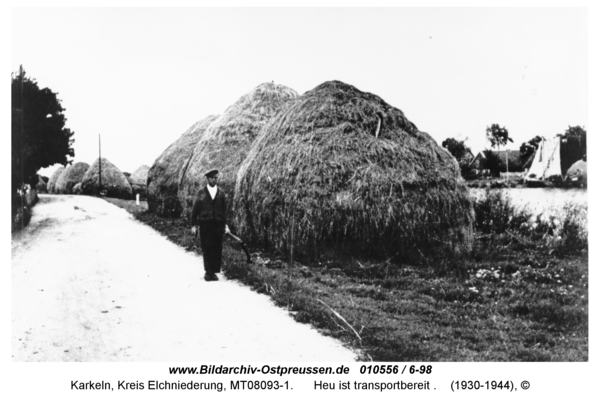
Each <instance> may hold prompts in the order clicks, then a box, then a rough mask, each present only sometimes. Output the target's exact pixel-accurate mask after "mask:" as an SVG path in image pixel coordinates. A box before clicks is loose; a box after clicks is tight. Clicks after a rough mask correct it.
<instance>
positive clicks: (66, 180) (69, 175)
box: [53, 162, 90, 194]
mask: <svg viewBox="0 0 600 400" xmlns="http://www.w3.org/2000/svg"><path fill="white" fill-rule="evenodd" d="M89 168H90V165H89V164H87V163H84V162H78V163H75V164H73V165H69V166H67V167H66V168H65V169H64V170H63V172H62V173H61V174H60V176H59V177H58V179H57V180H56V185H55V187H54V191H53V193H57V194H72V193H73V186H75V185H77V184H78V183H80V182H81V181H82V180H83V176H84V175H85V173H86V172H87V170H88V169H89Z"/></svg>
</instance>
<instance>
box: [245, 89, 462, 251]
mask: <svg viewBox="0 0 600 400" xmlns="http://www.w3.org/2000/svg"><path fill="white" fill-rule="evenodd" d="M234 207H235V209H237V210H238V213H237V215H236V225H237V227H238V229H239V233H240V234H241V235H242V236H244V238H245V239H249V240H251V241H252V242H253V243H255V244H259V245H261V246H263V247H265V248H269V249H276V250H279V251H282V252H284V253H286V254H287V253H289V251H290V250H291V231H290V229H291V226H292V221H294V222H293V223H294V225H295V232H294V246H295V251H296V252H297V253H298V254H299V255H300V256H305V257H308V258H315V257H321V256H327V257H329V256H331V257H339V256H349V255H351V256H358V257H368V258H378V259H387V258H390V257H394V256H397V257H408V256H409V255H410V254H413V253H414V254H417V255H418V254H419V253H422V252H423V251H428V252H431V251H432V250H433V249H435V248H451V249H453V250H461V249H469V248H470V246H471V244H472V221H473V206H472V203H471V199H470V197H469V193H468V190H467V188H466V186H465V184H464V181H463V180H462V178H461V176H460V172H459V168H458V164H457V163H456V161H455V160H454V158H453V157H452V156H451V155H450V154H449V153H448V152H446V151H444V149H442V148H441V147H440V146H438V145H437V144H436V142H435V141H434V140H433V139H432V138H431V137H430V136H429V135H428V134H427V133H424V132H420V131H419V130H418V129H417V128H416V126H415V125H414V124H413V123H411V122H410V121H409V120H408V119H407V118H406V117H405V116H404V114H403V113H402V111H400V110H398V109H396V108H394V107H392V106H390V105H388V104H387V103H385V102H384V101H383V100H382V99H381V98H379V97H377V96H375V95H373V94H370V93H364V92H361V91H359V90H358V89H356V88H354V87H353V86H350V85H347V84H344V83H342V82H337V81H334V82H326V83H324V84H322V85H320V86H318V87H317V88H315V89H314V90H312V91H309V92H307V93H305V94H304V95H303V96H301V97H299V98H298V99H297V100H295V101H293V102H292V103H291V104H290V105H289V106H288V107H286V108H285V109H284V110H283V111H282V112H280V113H279V114H277V116H275V117H274V118H273V119H272V120H271V121H270V122H269V124H268V125H267V126H265V128H264V129H263V131H262V132H261V134H260V136H259V137H258V138H257V140H256V141H255V143H254V145H253V146H252V149H251V151H250V153H249V154H248V157H247V158H246V160H245V161H244V163H243V164H242V166H241V167H240V170H239V173H238V181H237V186H236V190H235V206H234Z"/></svg>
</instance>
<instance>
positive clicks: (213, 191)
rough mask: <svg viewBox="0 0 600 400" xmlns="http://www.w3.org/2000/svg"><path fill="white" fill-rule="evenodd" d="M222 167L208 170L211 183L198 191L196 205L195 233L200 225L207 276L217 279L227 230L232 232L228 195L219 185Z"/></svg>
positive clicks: (205, 277)
mask: <svg viewBox="0 0 600 400" xmlns="http://www.w3.org/2000/svg"><path fill="white" fill-rule="evenodd" d="M218 174H219V171H218V170H216V169H213V170H210V171H208V172H207V173H206V174H205V175H204V176H206V180H207V185H206V186H205V187H204V188H202V189H200V190H199V191H198V193H197V194H196V200H195V201H194V206H193V208H192V218H191V224H192V233H193V234H194V235H195V234H197V232H198V227H200V247H202V257H203V258H204V271H205V274H204V280H206V281H216V280H219V278H217V275H216V274H217V273H218V272H221V254H222V251H223V234H224V233H229V227H228V226H227V224H226V221H225V219H226V215H227V198H226V197H225V193H223V191H222V190H220V189H219V188H218V187H217V180H218Z"/></svg>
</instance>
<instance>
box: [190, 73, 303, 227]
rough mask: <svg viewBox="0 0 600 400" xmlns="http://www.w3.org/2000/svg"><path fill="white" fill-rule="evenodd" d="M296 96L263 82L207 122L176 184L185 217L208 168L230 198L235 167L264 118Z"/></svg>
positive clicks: (284, 88) (241, 159)
mask: <svg viewBox="0 0 600 400" xmlns="http://www.w3.org/2000/svg"><path fill="white" fill-rule="evenodd" d="M297 96H298V94H297V93H296V92H295V91H294V90H292V89H290V88H288V87H286V86H283V85H278V84H275V83H263V84H261V85H259V86H257V87H256V88H255V89H254V90H252V91H251V92H249V93H247V94H246V95H244V96H242V97H241V98H240V99H239V100H238V101H237V102H235V103H234V104H233V105H231V106H230V107H229V108H227V110H226V111H225V113H223V115H221V116H220V117H219V118H218V119H217V120H216V121H214V122H213V123H212V124H210V126H209V127H208V129H207V130H206V134H205V135H204V136H203V137H202V139H201V140H200V141H199V142H198V145H197V146H196V148H195V149H194V153H193V155H192V158H191V160H190V163H189V166H188V168H187V170H186V173H185V175H184V176H183V180H182V182H181V185H180V188H179V199H180V202H181V205H182V207H183V210H184V216H185V217H187V216H189V214H190V213H191V209H192V205H193V202H194V199H195V197H196V192H197V191H198V190H199V189H200V188H201V187H204V186H205V185H206V179H205V177H204V174H205V173H206V171H208V170H210V169H213V168H216V169H218V170H219V183H218V185H219V187H220V188H221V189H223V190H224V192H225V194H226V195H227V196H228V197H229V199H232V198H233V191H234V188H235V179H236V176H237V171H238V168H239V167H240V165H241V164H242V162H243V161H244V159H245V158H246V155H247V154H248V151H249V150H250V147H251V145H252V143H253V142H254V139H255V138H256V136H257V135H258V133H259V132H260V130H261V129H262V128H263V127H264V126H265V125H266V124H267V122H268V121H269V120H270V119H271V118H272V117H273V116H274V115H275V114H276V113H277V112H279V111H280V110H281V108H282V107H283V106H284V105H285V104H286V103H287V102H289V100H292V99H294V98H296V97H297ZM229 208H230V211H231V210H232V209H231V207H229ZM229 214H230V216H231V212H230V213H229ZM228 220H231V218H228Z"/></svg>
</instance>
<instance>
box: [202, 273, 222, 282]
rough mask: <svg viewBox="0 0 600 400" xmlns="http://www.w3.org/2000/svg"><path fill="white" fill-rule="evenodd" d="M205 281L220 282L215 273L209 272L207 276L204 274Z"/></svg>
mask: <svg viewBox="0 0 600 400" xmlns="http://www.w3.org/2000/svg"><path fill="white" fill-rule="evenodd" d="M204 280H205V281H207V282H211V281H218V280H219V278H218V277H217V275H216V274H215V273H214V272H207V273H206V274H204Z"/></svg>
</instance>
